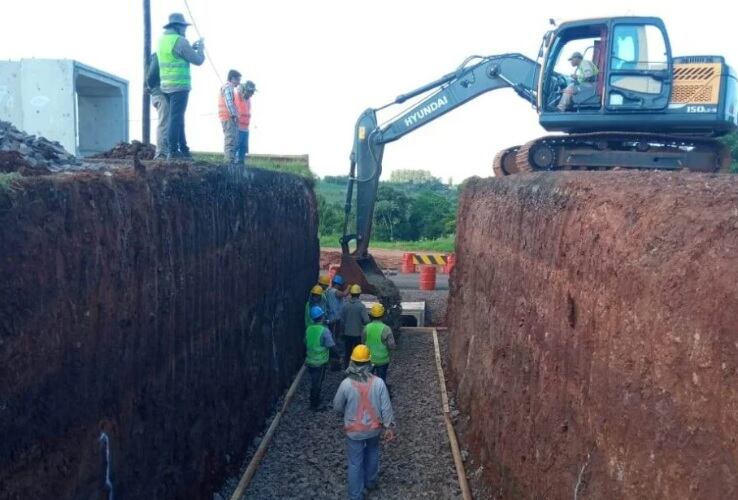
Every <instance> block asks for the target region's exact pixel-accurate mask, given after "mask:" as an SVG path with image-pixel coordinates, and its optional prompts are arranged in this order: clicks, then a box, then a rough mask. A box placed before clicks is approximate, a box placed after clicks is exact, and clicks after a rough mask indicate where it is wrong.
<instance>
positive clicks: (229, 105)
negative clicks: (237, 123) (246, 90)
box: [220, 82, 238, 119]
mask: <svg viewBox="0 0 738 500" xmlns="http://www.w3.org/2000/svg"><path fill="white" fill-rule="evenodd" d="M233 91H234V87H233V85H231V84H230V83H229V82H226V83H225V85H223V86H222V87H221V88H220V93H221V94H222V95H223V98H224V100H225V105H226V109H228V113H230V117H231V118H232V119H233V118H235V119H237V118H238V110H237V109H236V103H235V102H234V100H233Z"/></svg>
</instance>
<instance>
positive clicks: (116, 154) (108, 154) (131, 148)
mask: <svg viewBox="0 0 738 500" xmlns="http://www.w3.org/2000/svg"><path fill="white" fill-rule="evenodd" d="M155 154H156V147H155V146H154V145H152V144H143V143H142V142H140V141H131V143H130V144H129V143H127V142H121V143H120V144H117V145H116V146H115V147H114V148H113V149H111V150H109V151H105V152H104V153H100V154H97V155H94V156H92V158H96V159H101V158H102V159H114V160H132V159H133V158H134V157H136V156H138V159H139V160H152V159H153V158H154V155H155Z"/></svg>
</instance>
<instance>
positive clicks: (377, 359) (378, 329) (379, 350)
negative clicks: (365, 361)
mask: <svg viewBox="0 0 738 500" xmlns="http://www.w3.org/2000/svg"><path fill="white" fill-rule="evenodd" d="M385 326H386V325H385V324H384V323H382V322H381V321H372V322H371V323H369V324H368V325H366V346H367V347H368V348H369V353H370V357H371V360H372V364H373V365H374V366H382V365H386V364H387V363H389V362H390V357H389V349H387V346H386V345H384V342H382V332H383V331H384V327H385Z"/></svg>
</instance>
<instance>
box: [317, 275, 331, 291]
mask: <svg viewBox="0 0 738 500" xmlns="http://www.w3.org/2000/svg"><path fill="white" fill-rule="evenodd" d="M318 285H320V287H321V288H322V289H323V292H325V291H326V290H328V287H329V286H331V277H330V276H328V275H327V274H321V275H320V276H318Z"/></svg>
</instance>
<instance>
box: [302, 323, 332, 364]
mask: <svg viewBox="0 0 738 500" xmlns="http://www.w3.org/2000/svg"><path fill="white" fill-rule="evenodd" d="M323 330H325V326H323V325H321V324H315V325H311V326H309V327H307V330H306V331H305V343H306V344H307V356H306V357H305V364H306V365H308V366H323V365H324V364H326V363H327V362H328V348H327V347H325V346H324V345H322V344H321V343H320V338H321V337H322V336H323Z"/></svg>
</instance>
